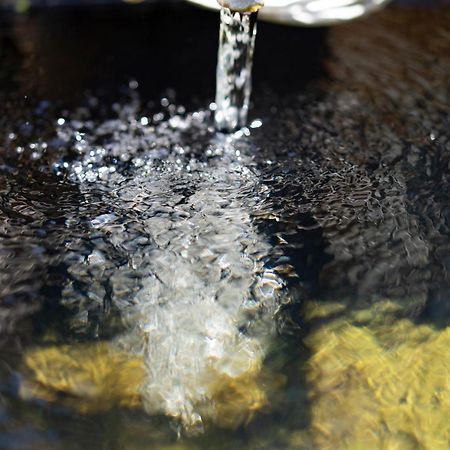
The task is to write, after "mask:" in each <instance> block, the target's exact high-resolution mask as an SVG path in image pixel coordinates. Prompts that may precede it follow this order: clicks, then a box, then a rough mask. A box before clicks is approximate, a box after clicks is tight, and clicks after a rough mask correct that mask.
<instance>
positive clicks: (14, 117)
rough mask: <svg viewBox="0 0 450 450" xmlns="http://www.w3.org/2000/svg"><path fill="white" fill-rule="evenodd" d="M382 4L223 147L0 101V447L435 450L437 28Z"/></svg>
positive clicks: (169, 124) (165, 117)
mask: <svg viewBox="0 0 450 450" xmlns="http://www.w3.org/2000/svg"><path fill="white" fill-rule="evenodd" d="M196 14H197V11H196ZM385 14H386V15H382V16H380V17H379V18H375V19H376V20H374V22H370V21H369V23H366V22H361V23H356V22H355V23H353V24H351V25H348V26H347V27H348V28H345V27H344V28H336V29H333V30H332V31H330V34H329V35H328V39H329V41H330V43H331V44H330V52H332V57H330V58H329V59H327V64H328V70H329V72H328V74H329V78H326V79H321V80H320V83H318V84H316V85H315V86H314V85H308V86H305V87H304V88H303V87H302V88H300V87H298V84H297V83H298V80H297V75H298V74H297V73H292V74H289V73H286V74H285V76H286V77H287V79H291V80H294V81H295V83H294V86H295V87H296V88H295V89H297V90H295V89H294V88H292V89H291V88H289V90H288V95H286V96H283V95H282V94H280V91H279V90H277V91H276V92H274V91H265V93H264V92H263V91H262V90H261V89H260V90H259V91H258V96H257V97H256V100H257V102H256V103H257V104H256V106H255V107H254V109H253V110H252V111H253V114H254V117H260V119H253V120H251V121H250V125H249V127H248V129H246V128H243V129H242V130H241V131H240V132H238V133H237V134H234V135H231V136H221V135H218V134H216V133H215V131H214V130H213V127H212V126H213V117H212V112H211V111H209V110H204V109H199V108H196V107H195V106H194V105H190V106H189V107H186V108H184V107H183V106H181V105H180V104H179V103H178V102H176V101H175V100H173V99H172V98H171V97H170V96H168V98H165V99H162V101H161V102H160V103H158V104H157V105H155V104H148V103H147V102H146V100H145V101H144V100H143V98H145V96H144V95H142V96H140V95H139V94H138V93H137V91H136V90H135V89H134V88H135V87H136V83H131V85H130V87H131V90H130V89H127V90H126V94H125V95H123V96H122V97H121V96H120V95H119V94H117V93H109V95H108V96H103V97H102V96H100V95H99V96H93V95H88V96H86V99H85V101H84V103H82V104H81V106H80V107H78V108H77V107H73V108H72V107H71V108H68V107H66V108H61V107H57V106H55V105H52V104H51V103H49V102H47V101H42V102H39V101H37V102H34V101H31V100H23V99H22V98H21V97H20V96H19V95H18V94H17V93H14V95H11V96H10V97H7V96H4V97H2V98H3V99H4V101H2V102H0V108H1V109H2V115H1V117H0V128H1V137H2V143H1V146H2V149H1V153H0V158H1V166H0V199H1V203H0V218H1V221H0V223H1V229H0V233H1V235H0V252H1V258H0V264H1V270H0V277H1V280H0V281H1V284H0V298H1V302H0V316H1V333H0V336H1V341H0V344H1V364H0V381H1V382H0V395H1V403H0V427H1V432H0V447H2V448H8V449H9V448H16V449H17V448H19V449H27V448H31V449H81V448H84V449H88V448H96V449H97V448H105V449H112V448H117V449H124V448H125V449H146V448H157V449H172V450H173V449H208V450H211V449H255V450H256V449H274V448H277V449H278V448H279V449H292V450H297V449H320V450H322V449H348V448H358V446H359V448H367V449H383V448H401V449H403V448H404V449H411V448H426V449H432V450H435V449H441V448H443V449H445V448H446V447H448V445H447V442H448V435H449V424H450V419H449V418H448V411H449V408H448V404H449V388H448V378H447V374H448V370H449V368H450V359H449V358H450V352H449V351H448V348H449V345H450V333H449V323H450V322H449V318H450V309H449V302H448V292H449V286H450V279H449V254H450V248H449V230H450V222H449V209H448V204H449V192H450V188H449V184H450V177H449V171H448V167H449V161H450V157H449V155H450V153H449V150H450V147H449V145H450V144H449V137H448V126H449V112H448V102H447V99H448V83H447V82H446V80H447V74H448V68H449V61H448V51H447V48H448V46H447V45H446V44H447V42H448V33H445V32H444V31H443V30H444V29H445V26H446V23H447V22H446V21H445V20H444V16H443V15H441V14H438V16H439V17H438V18H437V19H436V18H433V19H432V20H431V19H429V21H428V22H426V20H425V19H424V18H423V13H422V12H420V13H417V14H418V15H413V14H411V18H410V19H408V20H407V19H405V18H404V16H403V12H397V13H395V11H394V12H393V11H386V13H385ZM391 14H392V16H391ZM68 15H69V16H70V17H72V16H73V13H72V11H70V13H68ZM408 17H409V16H408ZM419 17H420V18H421V20H422V21H421V22H417V20H418V18H419ZM432 17H434V16H432ZM97 19H98V18H97V17H96V18H95V20H94V22H95V23H97ZM110 20H111V19H110V17H108V18H107V20H105V22H106V23H107V24H108V26H111V25H109V23H110ZM120 20H122V17H121V18H120ZM171 20H172V19H171ZM370 20H371V19H370ZM439 21H440V22H439ZM144 22H145V23H144V25H145V27H144V29H145V30H147V29H148V23H147V22H146V21H144ZM33 23H34V22H33ZM119 23H120V21H119ZM415 23H420V24H421V26H420V27H413V26H411V24H415ZM439 23H440V24H441V25H439ZM34 24H35V23H34ZM59 24H60V22H59V21H58V25H59ZM214 24H215V22H214ZM368 24H369V25H371V26H368ZM427 24H428V25H427ZM44 25H45V26H42V28H43V29H45V30H46V32H47V31H48V29H49V27H48V23H47V22H46V23H44ZM77 25H78V23H77ZM422 26H423V28H422ZM427 26H428V27H431V26H432V27H433V29H436V30H438V31H436V32H435V33H430V32H429V30H430V28H427ZM402 27H403V28H402ZM113 28H114V27H113ZM186 28H188V27H186ZM61 29H62V31H61V34H62V35H64V36H65V35H66V27H65V26H61ZM77 29H78V28H77ZM33 30H34V31H35V29H33ZM401 30H403V31H401ZM439 30H440V31H439ZM101 31H102V32H101V33H99V35H98V36H99V39H100V37H101V36H103V34H104V33H103V29H102V30H101ZM184 31H185V30H183V32H184ZM269 31H270V29H269ZM275 32H276V33H275ZM279 32H281V29H279V28H277V29H276V30H275V31H274V32H273V34H271V35H270V37H271V38H272V39H275V37H276V35H277V34H278V33H279ZM295 32H296V33H297V32H298V30H296V31H295ZM35 33H36V31H35ZM286 33H287V36H288V37H289V36H290V37H293V36H294V35H293V34H289V33H290V32H288V31H286ZM292 33H293V32H292ZM421 33H422V34H421ZM112 34H117V33H116V29H115V28H114V29H113V33H112ZM35 36H36V34H31V38H33V39H32V41H33V42H34V43H37V42H39V40H38V39H35ZM106 36H107V40H108V39H109V38H110V36H111V35H106ZM130 36H131V37H130V39H135V34H134V29H133V33H130ZM308 36H311V35H309V34H308ZM313 36H314V34H313ZM355 36H358V37H359V38H358V40H357V43H356V44H355ZM261 37H262V36H261ZM284 37H285V35H283V38H284ZM363 37H364V39H363ZM122 39H124V37H123V36H120V40H122ZM144 41H145V40H144ZM54 42H58V40H55V41H54ZM147 42H148V41H145V43H146V45H147ZM286 42H288V40H287V41H286ZM261 43H263V41H261ZM84 44H85V41H83V42H82V44H81V45H82V47H83V52H82V56H80V61H81V62H83V61H85V53H84V52H85V47H86V46H85V45H84ZM108 45H110V42H109V41H108ZM296 45H298V44H297V43H296ZM155 46H159V41H158V43H157V44H155ZM107 48H109V47H107ZM127 48H128V43H127ZM264 48H266V49H267V47H264ZM61 51H62V52H65V48H63V49H62V50H61ZM59 54H60V53H58V52H56V53H55V55H56V56H55V57H54V59H55V60H56V61H58V62H59V58H58V55H59ZM274 56H275V55H274ZM91 61H92V59H91ZM81 62H80V63H79V65H80V66H82V67H84V66H83V64H82V63H81ZM412 62H414V64H412ZM25 63H27V64H28V66H29V67H31V69H29V70H30V71H32V72H33V76H34V70H33V69H34V66H32V64H30V62H29V61H28V60H26V61H25ZM8 67H9V66H8ZM406 67H408V68H409V69H408V70H405V68H406ZM375 68H376V70H375ZM59 69H60V66H59V65H57V66H56V69H55V71H56V72H58V76H59ZM277 69H278V68H277ZM83 73H84V72H83ZM270 75H271V74H270V73H269V72H267V73H266V74H265V76H267V77H269V76H270ZM272 76H278V70H277V71H275V73H273V72H272ZM289 76H290V77H291V78H289ZM50 79H51V78H50ZM283 80H285V78H283ZM276 88H277V89H278V88H279V86H276ZM68 89H70V85H69V87H68ZM280 90H281V88H280ZM0 95H3V93H0ZM208 100H209V99H208ZM204 103H205V104H207V101H205V102H204ZM178 275H179V276H178ZM213 297H214V301H212V299H213ZM186 317H189V321H188V322H187V323H186V320H185V318H186ZM206 317H207V318H208V321H207V322H206V321H205V320H203V319H204V318H206ZM159 324H161V326H159ZM208 324H212V325H213V328H211V327H208V326H207V325H208ZM151 336H155V339H152V338H151ZM230 342H233V345H231V344H230ZM236 349H238V350H239V351H238V352H236ZM211 373H213V375H212V376H211V378H210V374H211ZM212 380H213V381H212ZM174 387H176V388H177V389H175V388H174Z"/></svg>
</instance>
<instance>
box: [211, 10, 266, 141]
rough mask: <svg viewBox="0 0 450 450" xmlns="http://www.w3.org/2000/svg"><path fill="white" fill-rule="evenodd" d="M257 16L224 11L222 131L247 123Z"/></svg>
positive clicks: (220, 79)
mask: <svg viewBox="0 0 450 450" xmlns="http://www.w3.org/2000/svg"><path fill="white" fill-rule="evenodd" d="M257 15H258V13H257V12H251V13H245V12H235V11H231V10H230V9H228V8H222V9H221V11H220V37H219V52H218V62H217V81H216V83H217V88H216V108H217V109H216V113H215V125H216V128H217V129H218V130H221V131H226V132H230V131H235V130H236V129H238V128H241V127H243V126H245V125H246V124H247V115H248V108H249V102H250V94H251V91H252V67H253V53H254V49H255V37H256V18H257Z"/></svg>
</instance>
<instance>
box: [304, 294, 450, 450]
mask: <svg viewBox="0 0 450 450" xmlns="http://www.w3.org/2000/svg"><path fill="white" fill-rule="evenodd" d="M340 309H341V307H340V305H338V304H335V305H332V304H331V305H330V304H329V305H327V306H326V310H325V308H324V307H323V306H321V305H320V304H318V303H311V304H310V305H309V308H308V312H307V315H309V317H310V318H312V317H315V318H317V317H321V316H322V317H324V316H327V314H328V313H330V312H331V313H335V312H336V311H339V310H340ZM393 310H395V305H394V304H393V303H390V302H386V303H384V304H382V305H381V306H380V305H377V307H374V308H373V309H372V310H366V311H362V312H359V313H355V314H353V315H350V314H348V315H346V316H344V317H342V318H339V319H335V320H331V321H330V322H328V323H326V324H323V325H322V326H320V327H319V328H318V329H316V330H315V331H314V332H313V333H312V334H311V335H310V336H309V337H308V338H307V339H306V341H305V342H306V345H307V346H308V348H309V349H310V350H311V352H312V356H311V358H310V360H309V362H308V364H307V368H306V371H307V380H308V383H309V385H310V390H311V393H310V399H311V429H310V431H311V433H310V434H311V435H312V436H313V440H314V445H315V448H317V449H323V450H325V449H330V450H331V449H333V450H336V449H348V450H360V449H361V450H362V449H364V450H370V449H386V450H388V449H389V450H390V449H392V450H394V449H398V450H401V449H405V450H407V449H408V450H411V449H416V448H417V449H429V450H440V449H448V448H450V445H449V444H450V329H449V328H447V329H443V330H438V329H434V328H433V327H432V326H428V325H416V324H414V323H412V322H411V321H410V320H406V319H403V320H398V321H392V320H389V314H388V313H389V312H392V311H393ZM370 315H372V316H373V318H374V320H373V321H372V323H370V322H369V325H367V326H358V325H356V323H357V322H358V319H361V317H363V318H364V319H367V317H369V316H370ZM383 317H384V318H385V320H386V322H390V323H385V322H383V320H382V319H383Z"/></svg>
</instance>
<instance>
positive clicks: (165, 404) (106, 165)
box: [22, 98, 284, 432]
mask: <svg viewBox="0 0 450 450" xmlns="http://www.w3.org/2000/svg"><path fill="white" fill-rule="evenodd" d="M138 103H139V101H138V99H137V98H135V103H134V104H133V103H130V104H128V105H121V106H120V107H119V106H118V105H116V111H117V113H118V118H117V119H110V120H105V121H103V122H100V123H96V122H95V121H93V120H91V118H89V117H87V118H84V119H83V120H80V119H74V118H72V119H67V120H66V119H64V118H61V119H59V120H58V121H57V134H58V139H59V140H60V141H61V142H65V143H66V146H67V147H69V148H70V151H71V152H75V153H76V154H77V155H78V157H77V158H75V160H73V159H72V160H70V159H69V158H68V157H67V154H65V155H63V158H62V159H61V160H59V161H58V162H56V163H55V164H54V168H55V170H56V171H57V173H58V174H60V176H62V175H64V174H66V176H67V177H68V178H69V179H70V180H72V182H74V183H77V184H78V185H79V187H80V190H81V191H82V192H85V193H87V194H88V193H90V192H92V191H97V192H99V193H100V195H101V197H102V202H103V203H104V204H107V205H109V206H108V213H105V212H102V213H97V215H94V216H93V217H90V218H89V227H90V229H91V230H92V239H93V241H92V244H94V242H95V244H94V245H87V247H91V250H90V252H89V254H87V255H86V257H85V258H69V259H70V262H69V273H70V274H71V276H72V280H71V281H70V282H68V283H67V284H66V286H65V288H64V293H63V299H62V303H63V304H65V305H66V306H67V307H68V308H76V309H78V311H79V314H77V315H76V316H75V318H74V322H73V326H74V327H75V328H79V329H80V328H83V326H84V323H83V320H84V319H85V318H86V313H87V311H89V310H92V309H93V308H94V307H95V303H96V301H102V300H101V299H102V298H104V287H103V286H104V284H103V283H102V282H101V280H102V279H103V280H105V282H107V283H110V286H111V287H110V290H111V292H112V294H111V295H112V302H113V304H114V306H115V307H116V308H117V309H118V310H119V311H120V316H121V318H122V321H123V323H124V326H125V331H124V332H123V333H122V334H121V335H120V336H118V337H116V338H114V339H113V340H111V341H110V343H109V347H111V348H110V349H109V350H108V352H106V355H113V357H111V358H109V357H108V358H106V359H109V360H110V361H111V364H113V365H114V364H115V363H114V361H119V362H121V361H123V355H124V354H127V355H130V361H131V362H132V365H133V366H134V365H135V364H136V361H140V362H141V366H142V367H143V370H144V375H143V377H141V378H139V377H138V378H136V377H135V380H134V382H131V381H130V386H131V387H130V388H129V389H128V388H127V389H125V390H124V389H122V388H121V387H120V386H123V383H119V382H118V381H117V379H116V378H115V377H113V376H112V374H111V367H110V366H109V365H107V364H106V366H108V367H109V368H108V370H106V372H105V373H100V374H98V373H97V374H95V375H94V374H93V373H91V372H92V371H91V372H89V370H88V371H86V370H85V369H83V367H86V368H88V367H89V368H91V369H92V368H95V367H104V366H105V363H104V360H105V358H104V357H101V353H102V352H100V351H92V352H91V353H90V354H91V356H89V357H88V359H87V360H86V358H87V356H86V351H84V350H81V351H78V352H77V351H75V350H74V351H68V350H67V349H66V348H62V349H61V350H60V351H59V352H58V351H57V350H51V351H50V352H47V353H46V350H43V351H39V350H38V351H37V352H33V353H32V354H30V355H29V357H28V358H27V359H26V363H27V365H28V367H29V368H30V369H31V370H32V371H33V372H34V374H35V378H36V381H38V384H39V385H40V386H41V387H42V386H46V388H47V389H49V390H54V391H58V392H60V391H66V393H68V394H71V396H72V397H73V396H76V397H81V398H82V399H83V397H84V395H82V393H83V392H84V391H85V389H84V388H83V389H80V387H79V384H81V385H82V386H84V385H86V379H92V378H94V379H96V380H97V382H98V383H100V384H105V385H109V384H108V383H107V382H106V381H105V380H109V381H111V383H112V384H111V386H118V387H115V388H114V387H112V390H114V391H117V392H116V395H114V396H112V398H113V399H114V398H115V399H120V401H119V400H117V401H118V402H119V404H125V405H128V404H135V399H136V397H139V398H140V399H141V402H142V406H143V407H144V409H145V410H146V411H147V412H149V413H150V414H159V413H163V414H166V415H167V416H169V417H172V418H174V419H175V420H176V421H177V422H178V423H181V424H182V425H183V427H184V428H185V429H186V430H188V431H190V432H197V431H200V430H202V429H203V423H204V420H205V419H206V420H213V421H214V422H216V423H218V424H222V425H224V426H236V425H238V424H239V423H242V421H243V420H246V419H247V418H248V417H249V414H251V413H252V411H254V410H255V409H257V408H258V407H260V406H261V405H263V404H264V393H263V391H262V390H261V389H260V388H259V387H258V386H257V378H258V375H259V373H260V372H261V368H262V364H263V360H264V357H265V355H266V352H267V349H268V346H269V344H270V342H271V339H272V337H273V334H274V331H275V325H274V320H273V316H274V314H275V311H276V309H277V306H278V303H279V301H278V298H279V297H280V295H281V290H282V288H283V286H284V282H283V280H282V279H281V278H280V277H279V276H278V275H277V273H276V268H273V267H268V266H266V264H265V261H266V260H267V258H268V255H269V254H270V251H271V246H270V245H269V243H268V242H267V241H266V238H265V237H263V236H261V235H260V234H259V232H258V231H257V229H256V227H255V225H254V224H253V221H252V214H253V213H255V212H256V211H259V210H260V209H261V208H262V203H263V202H264V199H265V196H266V189H267V188H265V187H264V186H262V185H261V184H260V183H259V181H258V174H257V170H256V169H255V168H254V167H253V163H252V159H251V156H250V153H251V148H249V147H247V148H246V146H245V145H243V144H240V143H239V141H238V140H236V139H235V137H233V136H229V137H222V138H220V137H215V136H214V134H212V133H211V132H210V130H209V119H210V113H209V111H197V112H194V113H192V114H185V113H184V112H183V109H182V108H180V107H176V106H175V105H168V107H167V110H166V111H165V112H160V113H156V114H154V115H153V116H151V117H147V116H142V115H141V113H140V112H139V106H138ZM163 103H168V101H167V100H165V101H164V102H163ZM83 114H84V115H85V112H84V113H83ZM75 116H76V114H75ZM241 134H242V133H241ZM241 134H239V136H240V135H241ZM69 153H70V152H69ZM92 247H93V248H92ZM93 279H95V280H98V281H99V283H98V284H97V283H95V282H93ZM99 279H100V280H99ZM80 286H81V287H80ZM84 293H87V295H86V294H84ZM66 354H68V355H71V356H70V357H66V356H64V355H66ZM58 355H61V358H62V360H65V359H64V358H69V360H70V363H69V364H66V365H65V366H67V367H74V368H78V369H76V370H74V371H72V372H73V373H75V375H73V373H69V374H67V372H71V371H70V370H69V369H64V371H63V374H62V375H61V370H60V368H61V367H62V366H64V364H62V363H61V358H60V357H59V356H58ZM92 355H93V356H92ZM117 355H119V356H117ZM96 358H97V359H98V358H101V359H98V361H97V363H96V362H95V360H96ZM77 361H78V362H77ZM83 361H84V362H83ZM101 361H103V362H101ZM120 367H123V369H124V370H125V373H127V370H128V371H129V369H128V364H122V363H120V364H116V369H113V371H112V372H113V373H115V372H116V371H117V372H120V370H121V369H120ZM77 373H78V374H80V376H79V377H77ZM65 375H67V376H68V378H69V380H70V381H69V382H61V379H64V378H65ZM123 378H124V377H121V378H120V380H123ZM102 380H103V381H102ZM138 381H139V383H137V382H138ZM91 384H93V386H94V387H92V386H91V388H90V389H88V391H89V392H94V394H92V395H93V396H94V397H92V395H91V396H90V400H91V401H90V402H89V403H88V404H91V405H92V404H93V405H94V406H95V408H94V409H98V408H100V409H102V407H101V404H102V402H101V400H102V399H105V395H104V393H105V388H101V389H97V388H96V387H95V386H96V385H97V383H95V382H90V384H89V383H88V385H91ZM61 386H62V387H61ZM133 386H134V387H133ZM107 390H108V389H106V391H107ZM36 392H37V394H38V395H39V392H38V391H36V390H33V389H31V390H30V389H29V388H28V390H27V389H23V390H22V393H23V395H24V396H27V395H31V396H33V393H36ZM95 393H98V395H96V394H95ZM124 395H125V396H128V397H130V398H128V400H126V399H125V400H124V399H123V396H124ZM41 396H42V395H41ZM88 397H89V396H88ZM49 398H52V396H51V395H50V396H49ZM93 399H94V400H95V401H94V402H92V400H93ZM104 403H105V405H106V407H108V406H109V405H110V404H111V403H114V402H112V401H106V400H105V402H104ZM83 405H84V406H83V408H85V407H86V403H84V404H83Z"/></svg>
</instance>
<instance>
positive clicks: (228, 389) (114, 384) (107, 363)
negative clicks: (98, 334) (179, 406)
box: [20, 342, 278, 429]
mask: <svg viewBox="0 0 450 450" xmlns="http://www.w3.org/2000/svg"><path fill="white" fill-rule="evenodd" d="M254 362H255V364H254V365H250V366H249V367H248V368H247V370H246V371H243V373H241V374H240V375H239V376H237V377H231V376H228V375H225V374H223V373H212V377H211V378H212V380H214V381H213V382H212V383H211V385H210V386H209V387H208V389H209V392H205V399H206V400H207V401H205V403H204V404H203V405H197V406H198V408H199V411H200V412H201V413H202V416H203V417H204V419H206V420H210V421H212V422H214V423H215V424H217V425H219V426H221V427H223V428H231V429H233V428H236V427H238V426H240V425H242V424H245V423H248V422H249V420H250V419H251V418H252V417H253V415H254V413H255V412H256V411H259V410H261V409H262V408H263V407H264V406H266V404H267V397H266V391H265V389H264V388H263V387H262V386H263V385H264V386H267V385H268V384H270V383H272V384H273V382H274V379H272V380H269V379H268V378H267V377H265V375H264V373H262V372H261V361H260V360H259V359H258V360H255V361H254ZM24 365H25V373H26V374H27V377H26V379H25V380H24V382H23V383H22V384H21V387H20V395H21V397H22V398H24V399H41V400H45V401H48V402H58V403H60V404H63V405H65V406H67V407H70V408H73V409H75V410H76V411H78V412H80V413H87V414H88V413H97V412H102V411H107V410H109V409H112V408H114V407H125V408H143V407H144V405H143V400H142V385H143V383H144V380H145V377H146V376H147V375H146V370H145V365H144V362H143V359H142V358H140V357H138V356H135V355H130V354H128V353H126V352H124V351H122V350H120V349H118V348H116V347H115V346H114V345H113V344H111V343H108V342H102V343H95V344H86V345H74V346H67V345H66V346H59V347H48V348H37V349H34V350H31V351H29V352H28V353H27V354H26V355H25V358H24ZM211 370H212V371H214V369H211ZM277 382H278V381H277ZM208 400H209V401H208Z"/></svg>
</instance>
